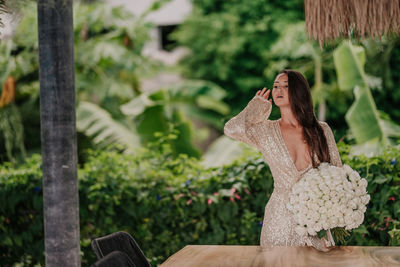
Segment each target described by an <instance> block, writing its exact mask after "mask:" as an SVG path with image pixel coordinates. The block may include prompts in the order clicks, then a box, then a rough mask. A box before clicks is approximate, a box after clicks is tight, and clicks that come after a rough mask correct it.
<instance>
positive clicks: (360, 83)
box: [333, 41, 400, 154]
mask: <svg viewBox="0 0 400 267" xmlns="http://www.w3.org/2000/svg"><path fill="white" fill-rule="evenodd" d="M333 58H334V62H335V67H336V72H337V74H338V84H339V87H340V88H341V89H342V90H350V89H354V95H355V101H354V103H353V104H352V106H351V107H350V108H349V110H348V111H347V113H346V116H345V118H346V122H347V124H348V125H349V126H350V129H351V132H352V134H353V135H354V137H355V139H356V141H357V143H358V146H357V147H355V149H356V150H358V151H356V152H357V154H360V153H364V154H369V153H374V154H379V153H381V151H382V150H384V147H385V146H387V145H395V144H396V142H395V141H393V140H391V139H390V138H389V137H393V138H395V137H397V138H399V137H400V133H399V131H400V126H399V125H397V124H395V123H394V122H392V121H391V120H390V118H386V117H382V116H381V115H380V114H379V112H378V110H377V107H376V104H375V101H374V99H373V96H372V93H371V89H370V87H369V84H368V80H367V75H366V74H365V72H364V65H365V49H364V48H363V47H361V46H354V45H353V44H352V43H351V42H350V41H344V42H342V44H341V45H340V46H339V47H338V48H336V49H335V52H334V54H333Z"/></svg>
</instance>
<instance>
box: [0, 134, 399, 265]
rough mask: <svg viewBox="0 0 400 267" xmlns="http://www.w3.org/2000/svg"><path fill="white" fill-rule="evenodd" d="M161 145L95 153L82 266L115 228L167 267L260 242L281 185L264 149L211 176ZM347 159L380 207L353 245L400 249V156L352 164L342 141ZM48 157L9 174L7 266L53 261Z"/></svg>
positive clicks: (1, 205)
mask: <svg viewBox="0 0 400 267" xmlns="http://www.w3.org/2000/svg"><path fill="white" fill-rule="evenodd" d="M175 139H176V134H175V133H174V132H172V133H170V134H169V135H163V134H161V133H159V134H157V139H156V140H157V141H155V142H151V143H149V146H148V147H146V148H141V149H140V150H139V151H138V153H137V154H136V155H123V154H121V153H120V151H121V150H120V148H119V147H118V146H113V147H109V149H107V150H103V151H94V150H89V151H88V157H89V160H88V162H87V163H86V164H85V165H84V166H83V167H82V168H81V169H79V172H78V174H79V198H80V229H81V249H82V252H83V260H82V263H83V264H84V265H89V264H90V263H93V262H94V261H95V257H94V254H93V252H92V251H91V249H90V241H91V239H93V238H95V237H99V236H103V235H106V234H109V233H112V232H115V231H120V230H123V231H127V232H129V233H131V234H132V235H133V236H134V238H135V239H136V240H137V242H138V243H139V246H140V247H141V248H142V249H143V251H144V253H145V255H146V256H147V257H148V258H149V259H150V260H151V263H152V264H153V265H154V264H158V263H160V262H162V261H164V260H165V259H166V258H167V257H168V256H170V255H171V254H173V253H175V252H176V251H178V250H179V249H181V248H183V247H184V246H185V245H188V244H225V245H226V244H231V245H233V244H241V245H258V244H259V234H260V230H261V227H260V226H261V222H262V218H263V216H264V214H263V213H264V208H265V205H266V203H267V201H268V199H269V197H270V195H271V193H272V188H273V180H272V176H271V173H270V171H269V168H268V166H267V165H266V164H265V162H264V161H263V159H262V157H261V155H260V154H259V152H256V153H253V154H248V155H249V156H248V157H247V158H243V159H241V160H238V161H235V162H234V163H233V164H232V165H226V166H223V167H217V168H210V169H204V168H203V167H201V165H200V164H199V162H198V160H197V159H195V158H192V157H188V156H187V155H185V154H181V155H180V156H179V157H177V158H176V157H174V156H173V154H172V149H171V146H170V144H169V143H170V142H171V140H175ZM338 146H339V150H340V152H341V156H342V159H343V162H344V163H346V164H349V165H350V166H351V167H352V168H354V169H355V170H357V171H358V172H359V173H360V175H361V176H362V177H366V179H367V180H368V183H369V184H368V188H367V190H368V192H369V194H370V195H371V202H370V204H369V205H368V208H367V212H366V217H365V221H364V223H363V224H362V225H361V226H360V227H359V228H357V229H356V230H353V231H352V232H351V236H350V237H349V238H348V240H347V241H346V243H345V245H361V246H365V245H375V246H390V245H398V244H399V243H400V240H399V238H400V235H399V216H400V201H399V199H400V188H399V183H400V177H399V173H400V164H399V163H398V160H399V159H400V151H399V150H398V149H391V150H387V151H385V153H384V154H382V156H381V157H372V158H367V157H365V156H360V157H356V158H354V159H350V158H349V157H348V153H349V150H350V149H351V147H350V146H348V145H345V144H343V143H339V144H338ZM40 165H41V158H40V156H39V155H34V156H32V157H31V158H28V159H27V161H26V162H25V163H24V164H23V165H21V166H19V167H13V166H12V165H11V164H5V165H3V166H2V167H1V169H0V229H1V231H0V251H1V253H2V254H1V256H2V257H1V262H0V265H2V266H4V265H7V264H12V263H14V262H27V261H28V260H30V261H32V262H33V263H36V262H40V263H41V264H43V261H44V255H43V250H44V244H43V242H44V241H43V240H44V239H43V212H42V174H41V168H40Z"/></svg>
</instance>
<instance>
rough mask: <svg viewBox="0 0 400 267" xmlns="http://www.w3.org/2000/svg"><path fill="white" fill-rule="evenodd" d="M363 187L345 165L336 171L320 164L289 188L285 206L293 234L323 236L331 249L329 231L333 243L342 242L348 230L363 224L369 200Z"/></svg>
mask: <svg viewBox="0 0 400 267" xmlns="http://www.w3.org/2000/svg"><path fill="white" fill-rule="evenodd" d="M367 185H368V182H367V180H366V179H365V178H361V177H360V175H359V174H358V172H357V171H354V170H353V169H352V168H351V167H350V166H348V165H346V164H344V165H343V167H336V166H333V165H330V164H329V163H326V162H323V163H321V164H320V165H319V167H318V168H311V169H310V170H309V171H307V172H306V173H305V174H304V176H303V178H302V179H301V180H300V181H298V182H297V183H296V184H295V185H294V186H293V188H292V192H291V194H290V196H289V203H288V204H287V208H288V209H289V210H290V211H291V212H292V213H293V218H294V220H295V222H296V223H297V226H296V232H297V233H298V234H299V235H307V234H310V235H318V237H320V238H321V237H323V236H325V237H326V238H327V239H328V240H329V241H330V242H331V244H332V245H335V243H334V240H333V238H332V235H331V231H332V234H333V235H334V236H335V238H336V239H338V240H339V241H341V242H344V237H345V236H347V235H349V232H348V230H351V229H354V228H357V227H358V226H360V224H361V223H362V222H363V221H364V212H365V211H366V205H367V204H368V202H369V200H370V196H369V195H368V194H367ZM327 234H328V237H327V236H326V235H327Z"/></svg>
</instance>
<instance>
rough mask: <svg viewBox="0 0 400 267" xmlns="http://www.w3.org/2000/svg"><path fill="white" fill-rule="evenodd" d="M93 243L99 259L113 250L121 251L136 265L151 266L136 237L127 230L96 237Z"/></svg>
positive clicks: (140, 266) (137, 266)
mask: <svg viewBox="0 0 400 267" xmlns="http://www.w3.org/2000/svg"><path fill="white" fill-rule="evenodd" d="M91 245H92V249H93V251H94V253H95V254H96V256H97V259H102V258H103V257H105V256H106V255H108V254H109V253H111V252H113V251H121V252H124V253H125V254H126V255H127V256H128V257H129V259H130V260H131V261H132V262H133V263H134V264H135V266H136V267H150V263H149V262H148V261H147V259H146V256H145V255H144V254H143V251H142V250H141V249H140V248H139V246H138V244H137V243H136V241H135V239H133V237H132V236H131V235H130V234H128V233H126V232H116V233H112V234H109V235H106V236H103V237H98V238H95V239H93V240H92V243H91Z"/></svg>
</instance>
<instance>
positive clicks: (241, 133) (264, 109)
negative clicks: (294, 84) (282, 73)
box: [224, 95, 272, 148]
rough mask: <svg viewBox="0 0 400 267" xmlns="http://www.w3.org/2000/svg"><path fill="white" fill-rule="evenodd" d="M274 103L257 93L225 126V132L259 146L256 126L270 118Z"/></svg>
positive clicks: (251, 144) (234, 137)
mask: <svg viewBox="0 0 400 267" xmlns="http://www.w3.org/2000/svg"><path fill="white" fill-rule="evenodd" d="M271 111H272V104H271V102H270V101H269V100H267V99H266V98H265V97H263V96H260V95H255V96H254V97H253V99H251V100H250V102H249V103H248V104H247V106H246V107H245V108H244V109H243V110H242V111H241V112H240V113H239V114H237V115H236V116H235V117H233V118H231V119H230V120H229V121H228V122H227V123H225V126H224V134H225V135H227V136H229V137H231V138H233V139H236V140H238V141H241V142H244V143H246V144H248V145H250V146H253V147H255V148H257V144H258V141H257V138H256V137H255V136H254V126H255V125H257V124H259V123H260V122H263V121H265V120H267V119H268V117H269V115H270V114H271Z"/></svg>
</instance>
